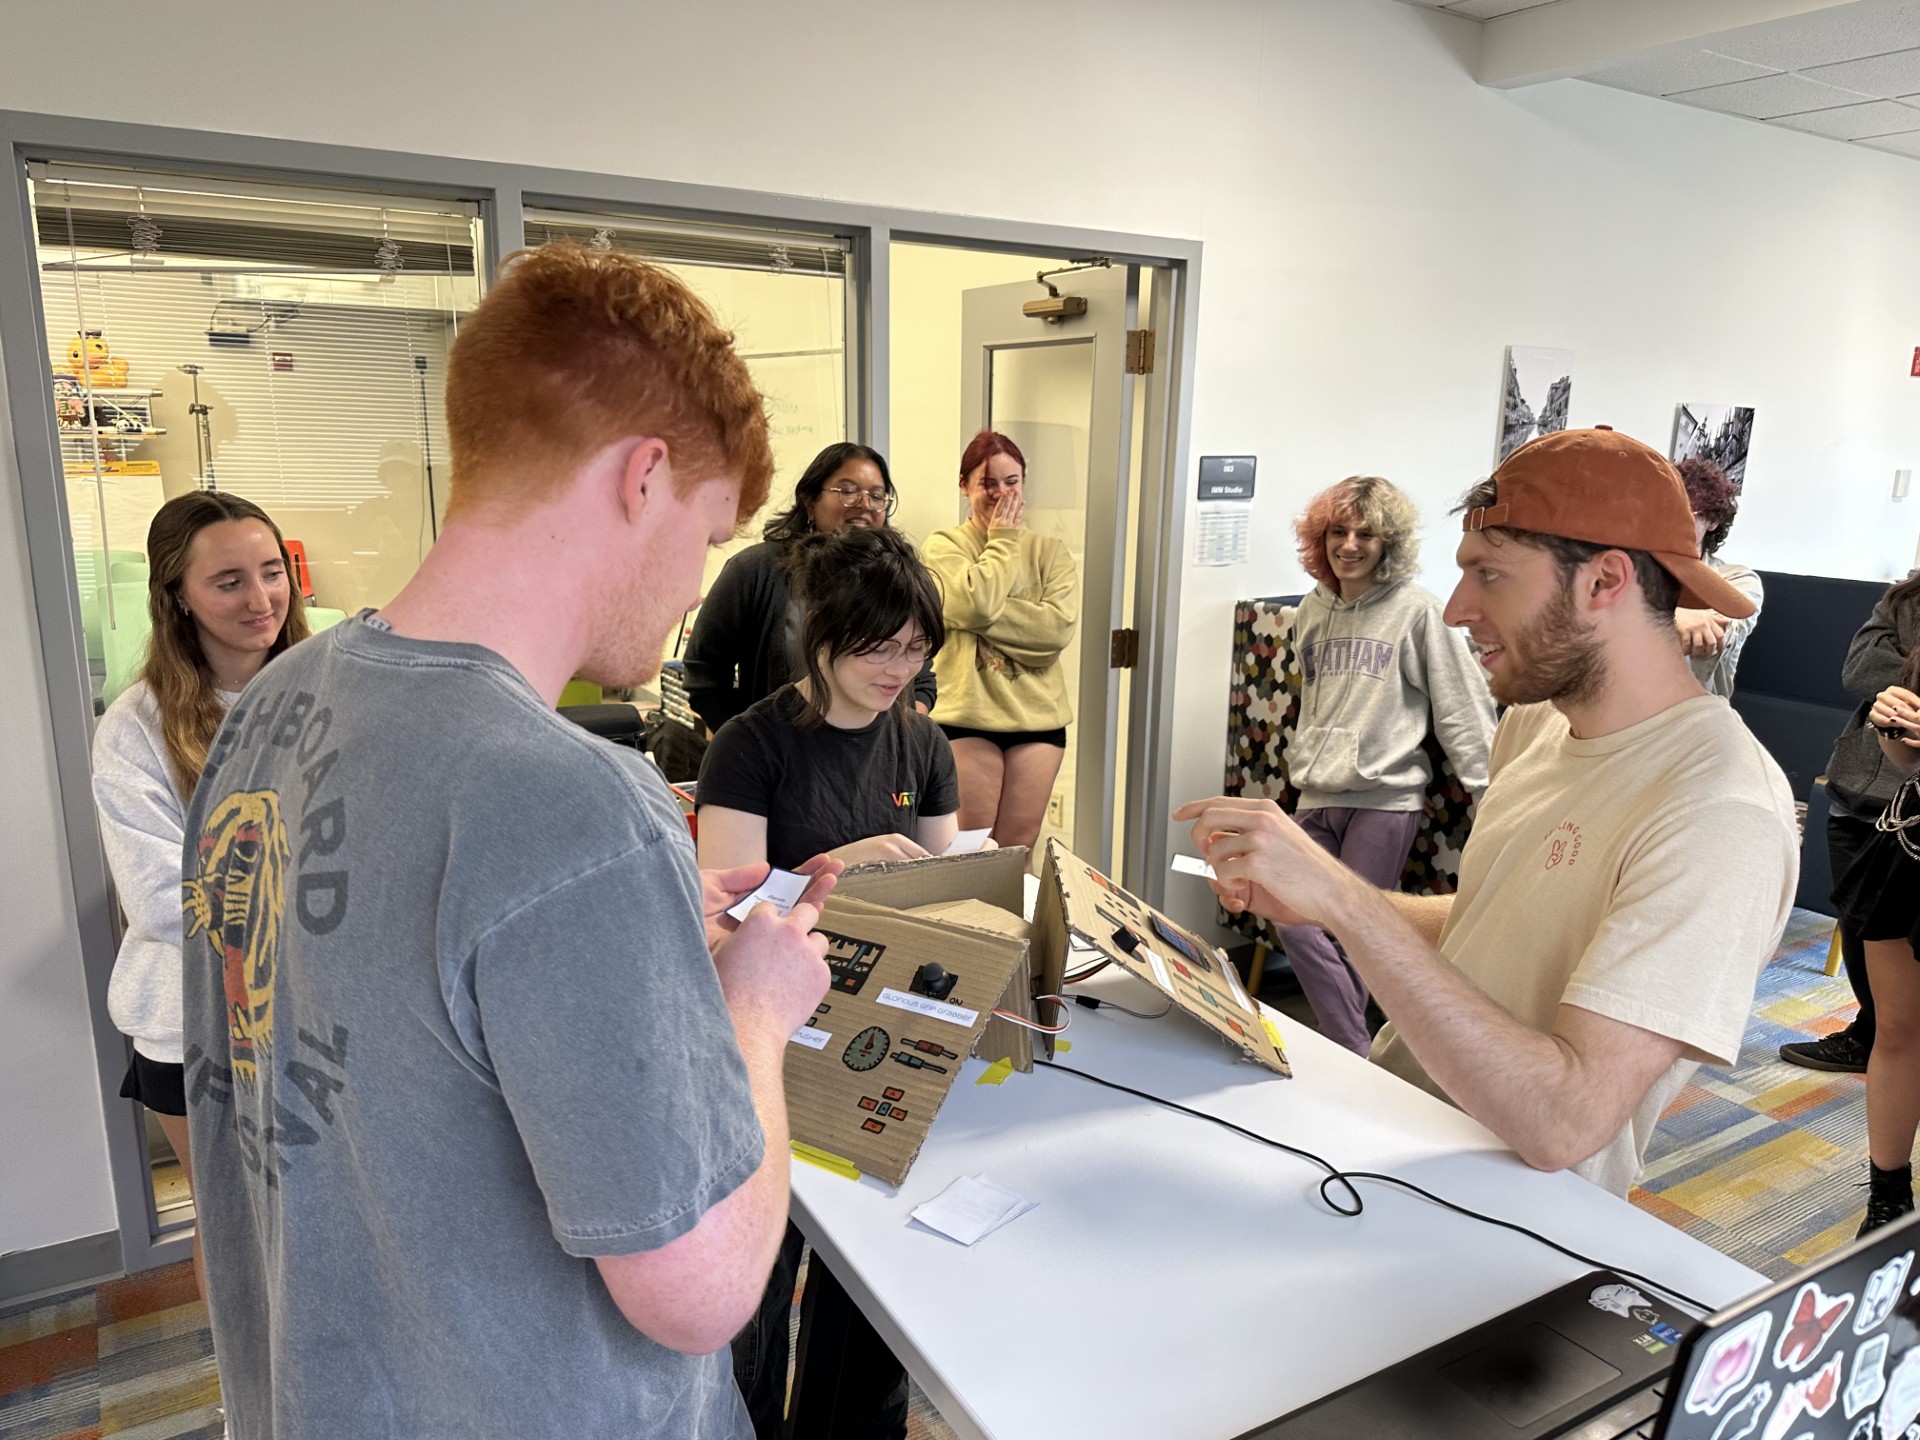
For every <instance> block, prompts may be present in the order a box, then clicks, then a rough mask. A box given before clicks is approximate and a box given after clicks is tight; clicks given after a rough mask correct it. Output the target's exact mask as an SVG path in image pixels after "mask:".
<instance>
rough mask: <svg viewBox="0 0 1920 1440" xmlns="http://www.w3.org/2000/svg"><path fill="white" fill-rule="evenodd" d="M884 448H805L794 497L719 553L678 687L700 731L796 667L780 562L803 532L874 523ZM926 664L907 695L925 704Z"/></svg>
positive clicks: (796, 633) (889, 486)
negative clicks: (749, 540)
mask: <svg viewBox="0 0 1920 1440" xmlns="http://www.w3.org/2000/svg"><path fill="white" fill-rule="evenodd" d="M898 498H899V497H898V493H897V492H896V491H895V490H894V488H893V476H892V475H890V474H888V472H887V461H886V457H885V456H883V455H882V454H881V453H880V452H879V451H878V450H875V449H873V448H872V447H871V446H867V445H857V444H855V443H853V442H852V441H850V440H847V441H842V442H840V443H839V444H836V445H829V446H827V448H826V449H824V450H822V451H821V452H820V453H819V454H818V455H816V456H814V457H813V463H812V464H811V465H809V466H807V470H806V473H805V474H804V475H802V476H801V477H800V480H799V483H798V484H796V485H795V486H794V487H793V503H792V504H791V505H789V506H788V507H787V508H786V509H785V510H783V511H781V512H780V513H779V514H778V515H776V516H774V517H773V519H771V520H769V521H768V522H767V526H766V528H765V529H764V530H763V531H762V532H761V535H762V540H761V543H760V544H758V545H752V546H749V547H748V548H747V549H745V550H742V551H741V552H740V553H739V554H738V555H735V556H734V557H733V558H732V559H730V560H728V561H727V563H726V566H725V568H723V569H722V570H721V571H720V574H719V576H718V577H717V578H716V579H715V580H714V582H713V589H712V590H710V591H709V592H708V593H707V598H706V600H705V602H704V603H702V605H701V606H700V613H699V614H698V615H696V616H695V617H694V620H693V634H692V636H691V637H690V638H689V639H688V641H687V692H688V698H689V699H690V700H691V701H692V702H693V708H694V711H695V712H696V713H697V714H698V715H699V716H700V718H701V719H702V720H703V721H705V722H706V726H707V728H708V729H709V730H718V729H719V728H720V727H721V726H722V725H724V724H726V723H727V721H729V720H731V719H732V718H733V717H734V716H736V715H738V714H739V713H740V712H741V711H743V710H745V709H746V708H747V707H748V706H749V705H752V704H753V703H754V702H755V701H757V700H760V699H763V698H764V697H766V696H768V695H771V694H772V693H773V692H774V691H776V690H778V689H779V688H780V687H781V686H782V685H784V684H786V683H787V682H788V681H789V680H791V679H793V678H794V677H795V676H796V675H799V674H801V673H802V672H803V671H804V669H805V664H804V662H803V660H802V658H801V649H800V622H801V616H800V610H799V606H798V605H796V604H795V603H794V600H793V595H792V587H791V586H790V585H789V584H788V574H787V561H788V559H789V557H790V556H791V554H792V551H793V547H794V544H795V542H796V541H798V540H800V539H801V538H802V537H803V536H806V535H837V534H839V533H840V532H841V531H843V530H883V529H885V528H886V527H887V519H888V517H889V516H891V515H892V514H893V509H894V505H895V503H896V501H897V500H898ZM935 694H936V690H935V685H934V679H933V670H932V667H931V666H929V667H928V668H927V670H926V671H924V672H923V673H922V674H920V675H918V676H916V677H915V679H914V684H913V702H914V703H915V704H916V705H918V706H919V708H920V709H921V711H922V712H925V711H928V710H931V709H932V708H933V701H934V696H935Z"/></svg>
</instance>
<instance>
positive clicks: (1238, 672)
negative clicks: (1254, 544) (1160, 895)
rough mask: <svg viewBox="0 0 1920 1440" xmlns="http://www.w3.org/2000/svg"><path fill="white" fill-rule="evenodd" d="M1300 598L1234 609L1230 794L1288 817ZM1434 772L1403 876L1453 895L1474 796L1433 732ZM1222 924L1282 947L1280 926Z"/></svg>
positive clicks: (1416, 891)
mask: <svg viewBox="0 0 1920 1440" xmlns="http://www.w3.org/2000/svg"><path fill="white" fill-rule="evenodd" d="M1297 604H1298V597H1297V596H1282V597H1279V598H1277V599H1268V600H1242V601H1240V602H1239V604H1237V605H1235V606H1234V607H1233V683H1232V689H1231V690H1230V691H1229V692H1228V696H1227V775H1226V793H1227V794H1229V795H1251V796H1255V797H1258V798H1261V799H1266V800H1272V801H1274V802H1275V803H1277V804H1278V805H1279V806H1280V808H1281V809H1282V810H1285V811H1286V812H1287V813H1288V814H1292V813H1293V807H1294V805H1295V803H1296V802H1297V801H1298V800H1299V798H1300V792H1299V791H1298V790H1296V789H1295V788H1294V787H1293V785H1292V783H1291V782H1290V780H1289V779H1288V776H1287V746H1288V745H1289V744H1290V743H1291V742H1292V740H1293V736H1294V731H1295V729H1296V728H1297V726H1298V725H1299V721H1300V690H1301V677H1300V657H1299V656H1298V655H1297V654H1296V653H1295V651H1294V648H1293V614H1294V610H1295V608H1296V606H1297ZM1423 748H1424V749H1425V750H1426V752H1427V759H1428V762H1429V764H1430V767H1431V769H1432V771H1433V776H1434V779H1433V784H1432V785H1430V786H1429V787H1428V789H1427V800H1426V806H1425V808H1424V810H1423V812H1422V814H1421V817H1420V830H1419V833H1418V834H1417V835H1415V836H1414V841H1413V852H1412V854H1410V855H1409V856H1408V857H1407V868H1406V871H1405V873H1404V874H1402V875H1401V877H1400V888H1401V889H1402V890H1405V891H1406V892H1407V893H1409V894H1412V895H1451V894H1453V892H1454V891H1455V890H1456V889H1457V888H1458V887H1459V884H1460V852H1461V851H1462V850H1463V849H1465V848H1466V844H1467V835H1468V833H1469V832H1470V831H1471V830H1472V828H1473V799H1472V797H1471V796H1470V795H1469V794H1468V793H1467V789H1466V787H1465V786H1464V785H1462V784H1461V783H1460V777H1459V776H1458V775H1457V774H1455V773H1454V769H1453V766H1452V764H1451V763H1450V762H1449V761H1448V760H1447V757H1446V753H1445V752H1444V751H1443V750H1442V749H1441V748H1440V742H1439V741H1438V740H1437V739H1436V738H1435V737H1434V734H1433V731H1432V729H1431V728H1429V729H1428V731H1427V738H1426V742H1425V745H1424V747H1423ZM1219 917H1220V923H1221V924H1223V925H1227V926H1230V927H1231V928H1233V929H1235V930H1237V931H1239V932H1240V933H1241V934H1242V935H1245V936H1246V937H1247V938H1248V939H1251V940H1264V941H1266V942H1267V944H1269V945H1271V946H1273V947H1275V948H1276V949H1277V948H1279V946H1280V937H1279V935H1278V933H1277V932H1276V931H1275V929H1274V927H1273V925H1272V924H1270V923H1269V922H1268V921H1265V920H1262V919H1260V918H1259V917H1258V916H1255V915H1229V914H1227V912H1226V911H1225V910H1222V911H1220V912H1219Z"/></svg>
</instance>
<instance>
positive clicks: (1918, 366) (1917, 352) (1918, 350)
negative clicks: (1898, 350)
mask: <svg viewBox="0 0 1920 1440" xmlns="http://www.w3.org/2000/svg"><path fill="white" fill-rule="evenodd" d="M1908 373H1910V374H1913V375H1920V345H1916V346H1914V347H1913V369H1912V370H1911V371H1910V372H1908Z"/></svg>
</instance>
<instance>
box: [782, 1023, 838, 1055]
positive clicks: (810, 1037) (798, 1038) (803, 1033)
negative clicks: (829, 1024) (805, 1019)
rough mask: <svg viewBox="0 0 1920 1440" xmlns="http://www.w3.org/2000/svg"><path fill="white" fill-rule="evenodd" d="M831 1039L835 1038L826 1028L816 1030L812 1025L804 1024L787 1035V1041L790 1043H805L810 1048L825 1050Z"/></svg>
mask: <svg viewBox="0 0 1920 1440" xmlns="http://www.w3.org/2000/svg"><path fill="white" fill-rule="evenodd" d="M831 1039H833V1036H831V1035H829V1034H828V1033H827V1032H826V1031H824V1030H816V1029H814V1028H813V1026H811V1025H802V1026H801V1027H800V1028H799V1029H798V1030H796V1031H794V1032H793V1034H791V1035H789V1036H788V1037H787V1043H788V1044H789V1045H804V1046H806V1047H807V1048H808V1049H809V1050H824V1049H826V1048H827V1042H828V1041H829V1040H831Z"/></svg>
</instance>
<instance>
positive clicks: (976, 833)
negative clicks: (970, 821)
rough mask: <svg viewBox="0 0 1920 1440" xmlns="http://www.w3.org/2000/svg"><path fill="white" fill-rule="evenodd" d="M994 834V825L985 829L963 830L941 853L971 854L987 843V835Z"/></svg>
mask: <svg viewBox="0 0 1920 1440" xmlns="http://www.w3.org/2000/svg"><path fill="white" fill-rule="evenodd" d="M991 834H993V827H992V826H988V827H987V828H986V829H985V830H962V831H961V832H960V833H959V834H958V835H955V836H954V837H953V843H952V844H951V845H949V846H947V848H946V849H945V850H943V851H941V852H940V853H941V854H943V855H971V854H973V853H974V851H976V850H978V849H979V848H980V847H981V846H982V845H984V844H986V843H987V837H988V836H989V835H991Z"/></svg>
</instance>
